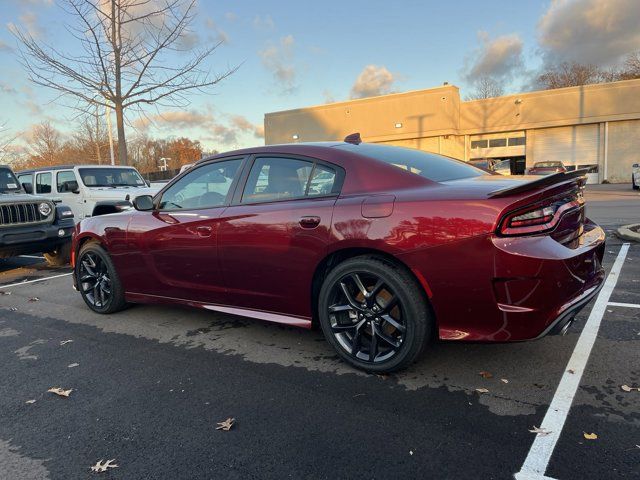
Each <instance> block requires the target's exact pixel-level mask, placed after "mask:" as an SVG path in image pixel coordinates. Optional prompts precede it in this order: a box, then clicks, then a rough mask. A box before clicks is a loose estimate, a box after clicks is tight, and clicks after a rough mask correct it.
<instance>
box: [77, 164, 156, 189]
mask: <svg viewBox="0 0 640 480" xmlns="http://www.w3.org/2000/svg"><path fill="white" fill-rule="evenodd" d="M78 172H80V178H81V179H82V183H84V184H85V185H86V186H87V187H146V186H147V184H146V183H145V181H144V180H143V179H142V177H141V176H140V174H139V173H138V171H137V170H135V169H134V168H117V167H114V168H80V169H78Z"/></svg>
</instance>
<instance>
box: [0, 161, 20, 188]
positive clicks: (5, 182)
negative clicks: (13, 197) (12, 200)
mask: <svg viewBox="0 0 640 480" xmlns="http://www.w3.org/2000/svg"><path fill="white" fill-rule="evenodd" d="M20 190H22V187H20V184H19V183H18V179H17V178H16V177H15V175H14V174H13V172H12V171H11V170H10V169H8V168H6V167H0V193H8V192H19V191H20Z"/></svg>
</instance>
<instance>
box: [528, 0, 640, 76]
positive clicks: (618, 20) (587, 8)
mask: <svg viewBox="0 0 640 480" xmlns="http://www.w3.org/2000/svg"><path fill="white" fill-rule="evenodd" d="M638 19H640V1H638V0H555V1H553V2H552V3H551V5H550V6H549V9H548V10H547V11H546V12H545V14H544V15H543V16H542V17H541V19H540V21H539V22H538V43H539V44H540V48H541V49H542V55H543V60H544V62H545V64H547V65H549V64H557V63H560V62H564V61H567V62H578V63H583V64H594V65H598V66H610V65H613V64H615V63H617V62H618V61H619V60H620V59H621V57H623V56H625V55H626V54H628V53H631V52H633V51H636V50H639V49H640V28H639V27H638V25H639V21H638Z"/></svg>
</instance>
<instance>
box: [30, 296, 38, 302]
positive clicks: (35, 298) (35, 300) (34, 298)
mask: <svg viewBox="0 0 640 480" xmlns="http://www.w3.org/2000/svg"><path fill="white" fill-rule="evenodd" d="M29 301H30V302H39V301H40V299H39V298H38V297H32V298H30V299H29Z"/></svg>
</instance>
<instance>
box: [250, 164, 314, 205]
mask: <svg viewBox="0 0 640 480" xmlns="http://www.w3.org/2000/svg"><path fill="white" fill-rule="evenodd" d="M312 168H313V163H311V162H305V161H304V160H295V159H293V158H278V157H259V158H257V159H256V161H255V162H254V164H253V166H252V167H251V172H250V173H249V178H248V179H247V185H246V187H245V189H244V193H243V195H242V201H243V202H246V203H253V202H272V201H274V200H283V199H288V198H299V197H303V196H304V194H305V192H306V190H307V182H308V181H309V175H310V174H311V170H312ZM319 175H321V173H319ZM321 181H322V179H320V180H318V183H320V182H321ZM316 195H318V194H317V193H316Z"/></svg>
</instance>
